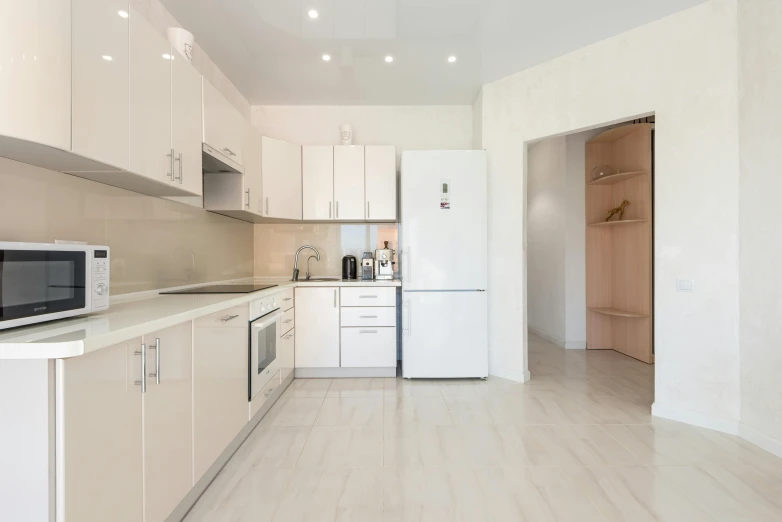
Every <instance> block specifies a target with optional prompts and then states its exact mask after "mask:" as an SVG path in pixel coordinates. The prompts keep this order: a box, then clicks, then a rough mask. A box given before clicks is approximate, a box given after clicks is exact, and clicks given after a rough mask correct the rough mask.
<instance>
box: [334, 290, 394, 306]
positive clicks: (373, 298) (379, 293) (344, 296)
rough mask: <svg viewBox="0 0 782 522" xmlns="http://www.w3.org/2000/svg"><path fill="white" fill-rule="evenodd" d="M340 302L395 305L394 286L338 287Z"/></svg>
mask: <svg viewBox="0 0 782 522" xmlns="http://www.w3.org/2000/svg"><path fill="white" fill-rule="evenodd" d="M340 302H341V303H342V306H396V288H395V287H393V286H391V287H388V286H385V287H374V288H373V287H367V286H359V287H356V288H352V287H343V288H342V289H340Z"/></svg>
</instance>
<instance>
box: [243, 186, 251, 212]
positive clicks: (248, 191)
mask: <svg viewBox="0 0 782 522" xmlns="http://www.w3.org/2000/svg"><path fill="white" fill-rule="evenodd" d="M244 193H245V194H247V203H245V206H246V207H247V209H248V210H249V209H250V189H247V190H245V191H244Z"/></svg>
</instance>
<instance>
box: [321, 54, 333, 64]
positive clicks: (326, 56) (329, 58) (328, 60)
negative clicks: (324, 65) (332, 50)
mask: <svg viewBox="0 0 782 522" xmlns="http://www.w3.org/2000/svg"><path fill="white" fill-rule="evenodd" d="M321 58H323V61H324V62H330V61H331V55H330V54H324V55H323V56H321Z"/></svg>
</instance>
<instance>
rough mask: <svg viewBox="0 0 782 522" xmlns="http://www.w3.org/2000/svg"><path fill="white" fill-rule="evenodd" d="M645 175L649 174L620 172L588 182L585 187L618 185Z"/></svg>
mask: <svg viewBox="0 0 782 522" xmlns="http://www.w3.org/2000/svg"><path fill="white" fill-rule="evenodd" d="M646 174H649V172H648V171H645V170H637V171H635V172H620V173H618V174H611V175H610V176H605V177H603V178H598V179H596V180H594V181H590V182H589V183H587V185H590V186H594V185H613V184H614V183H620V182H622V181H625V180H628V179H632V178H636V177H638V176H644V175H646Z"/></svg>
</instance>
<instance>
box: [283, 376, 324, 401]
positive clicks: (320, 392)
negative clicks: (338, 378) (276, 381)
mask: <svg viewBox="0 0 782 522" xmlns="http://www.w3.org/2000/svg"><path fill="white" fill-rule="evenodd" d="M330 386H331V379H294V381H293V382H292V383H291V385H290V386H288V389H287V390H285V395H286V396H287V397H319V398H323V397H325V396H326V393H328V391H329V387H330Z"/></svg>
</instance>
